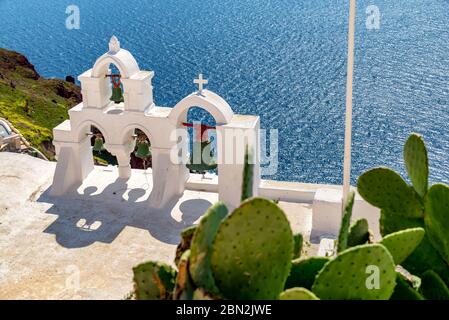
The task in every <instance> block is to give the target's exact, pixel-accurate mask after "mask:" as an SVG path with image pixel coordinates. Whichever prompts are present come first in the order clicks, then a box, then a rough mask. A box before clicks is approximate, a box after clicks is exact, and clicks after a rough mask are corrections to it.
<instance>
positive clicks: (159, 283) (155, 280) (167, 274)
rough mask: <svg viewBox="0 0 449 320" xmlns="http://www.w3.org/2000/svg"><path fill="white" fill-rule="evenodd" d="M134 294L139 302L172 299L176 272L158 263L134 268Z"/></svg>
mask: <svg viewBox="0 0 449 320" xmlns="http://www.w3.org/2000/svg"><path fill="white" fill-rule="evenodd" d="M133 273H134V279H133V280H134V293H135V297H136V299H137V300H166V299H171V297H172V293H173V288H174V285H175V277H176V270H174V269H173V268H172V267H170V266H168V265H166V264H164V263H158V262H146V263H142V264H139V265H138V266H136V267H134V268H133Z"/></svg>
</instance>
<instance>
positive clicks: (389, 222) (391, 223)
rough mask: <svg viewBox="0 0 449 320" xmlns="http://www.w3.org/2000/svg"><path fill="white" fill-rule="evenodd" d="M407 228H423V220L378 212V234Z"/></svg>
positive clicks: (383, 234)
mask: <svg viewBox="0 0 449 320" xmlns="http://www.w3.org/2000/svg"><path fill="white" fill-rule="evenodd" d="M409 228H424V219H423V218H405V217H402V216H399V215H397V214H395V213H391V212H389V211H388V210H381V211H380V234H381V235H382V236H386V235H387V234H390V233H393V232H396V231H400V230H405V229H409Z"/></svg>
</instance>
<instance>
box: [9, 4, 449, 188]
mask: <svg viewBox="0 0 449 320" xmlns="http://www.w3.org/2000/svg"><path fill="white" fill-rule="evenodd" d="M348 3H349V1H348V0H345V1H343V0H302V1H301V0H278V1H269V0H239V1H235V0H234V1H231V0H203V1H200V0H151V1H138V0H121V1H119V0H109V1H100V0H97V1H88V0H71V1H65V0H46V1H42V0H39V1H38V0H27V1H17V0H0V47H5V48H9V49H13V50H16V51H19V52H21V53H23V54H25V55H26V56H27V57H28V58H29V59H30V60H31V62H32V63H33V64H35V66H36V69H37V70H38V72H39V73H41V75H43V76H45V77H65V76H66V75H79V74H80V73H82V72H83V71H85V70H87V69H89V68H91V67H92V65H93V63H94V62H95V60H96V58H97V57H98V56H100V55H101V54H103V53H104V52H105V51H106V50H107V45H108V41H109V38H110V37H111V35H113V34H114V35H116V36H117V37H118V38H119V40H120V42H121V44H122V47H124V48H126V49H128V50H130V51H131V52H132V53H133V54H134V56H135V57H136V59H137V61H138V62H139V64H140V67H141V68H142V69H147V70H154V71H155V73H156V76H155V79H154V82H153V83H154V88H155V89H154V94H155V101H156V103H157V104H158V105H160V106H174V105H175V104H176V103H177V102H178V101H179V100H180V99H182V98H183V97H184V96H186V95H187V94H189V93H191V92H192V91H193V90H194V89H195V88H194V86H193V84H192V80H193V78H194V77H196V76H197V75H198V73H200V72H202V73H203V74H204V75H205V77H206V78H208V79H209V85H208V88H209V89H210V90H213V91H215V92H217V93H218V94H220V95H221V96H222V97H224V98H225V99H226V100H227V101H228V102H229V104H230V105H231V106H232V108H233V109H234V111H235V112H237V113H243V114H245V113H246V114H254V115H260V117H261V125H262V127H263V128H265V129H278V130H279V167H278V170H277V174H275V175H272V176H269V177H267V178H271V179H277V180H290V181H300V182H312V183H336V184H339V183H341V182H342V161H343V141H344V110H345V85H346V50H347V46H346V45H347V16H348ZM69 5H77V6H78V7H79V9H80V29H79V30H76V29H75V30H68V29H66V18H67V15H66V8H67V6H69ZM369 5H375V6H377V8H378V9H379V12H380V14H381V16H380V17H381V18H380V28H379V29H371V30H370V29H368V28H367V26H366V20H367V18H368V14H367V13H366V9H367V7H368V6H369ZM355 61H356V62H355V79H354V119H353V120H354V128H353V129H354V130H353V169H352V180H353V181H352V182H353V183H355V181H356V179H357V177H358V176H359V175H360V174H361V173H362V172H363V171H365V170H367V169H368V168H371V167H373V166H390V167H393V168H394V169H396V170H398V171H399V172H401V174H402V175H403V176H404V177H405V176H406V174H405V170H404V166H403V160H402V147H403V144H404V141H405V140H406V138H407V136H408V135H409V134H410V133H411V132H418V133H420V134H422V135H423V136H424V138H425V140H426V142H427V145H428V148H429V150H430V151H429V158H430V164H431V180H432V182H437V181H440V182H445V183H449V1H448V0H424V1H423V0H395V1H392V0H370V1H364V0H360V1H358V2H357V21H356V58H355Z"/></svg>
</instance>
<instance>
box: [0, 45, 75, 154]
mask: <svg viewBox="0 0 449 320" xmlns="http://www.w3.org/2000/svg"><path fill="white" fill-rule="evenodd" d="M79 102H81V90H80V88H79V87H78V86H76V85H75V84H73V83H70V82H67V81H64V80H60V79H45V78H43V77H41V76H40V75H39V74H38V73H37V72H36V70H35V68H34V66H33V65H32V64H31V63H30V62H29V61H28V59H27V58H26V57H24V56H23V55H21V54H20V53H17V52H14V51H9V50H6V49H2V48H0V117H2V118H5V119H7V120H9V121H10V122H11V123H12V124H13V125H14V126H15V127H16V128H17V129H18V130H19V131H20V132H21V133H22V135H23V136H24V137H25V138H26V139H27V140H28V141H29V142H30V143H31V145H33V146H34V147H36V148H37V149H39V150H40V151H41V152H43V153H44V154H45V155H46V156H47V157H48V158H50V159H52V158H54V148H53V145H52V143H51V141H52V129H53V127H55V126H56V125H58V124H59V123H60V122H62V121H63V120H65V119H68V113H67V111H68V110H69V109H70V108H71V107H73V106H74V105H76V104H77V103H79Z"/></svg>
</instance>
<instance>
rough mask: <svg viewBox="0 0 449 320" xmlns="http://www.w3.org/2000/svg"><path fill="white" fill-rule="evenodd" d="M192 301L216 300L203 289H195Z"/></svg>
mask: <svg viewBox="0 0 449 320" xmlns="http://www.w3.org/2000/svg"><path fill="white" fill-rule="evenodd" d="M193 300H216V297H214V296H212V295H211V294H209V293H207V292H206V291H205V290H204V289H203V288H197V289H196V290H195V291H194V292H193Z"/></svg>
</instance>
